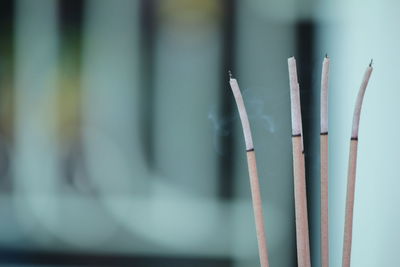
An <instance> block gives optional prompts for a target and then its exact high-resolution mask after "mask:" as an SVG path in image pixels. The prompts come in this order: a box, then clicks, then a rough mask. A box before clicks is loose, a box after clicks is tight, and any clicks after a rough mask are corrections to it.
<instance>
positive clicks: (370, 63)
mask: <svg viewBox="0 0 400 267" xmlns="http://www.w3.org/2000/svg"><path fill="white" fill-rule="evenodd" d="M373 62H374V59H373V58H371V62H369V66H370V67H372V63H373Z"/></svg>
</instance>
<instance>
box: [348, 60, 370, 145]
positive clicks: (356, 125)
mask: <svg viewBox="0 0 400 267" xmlns="http://www.w3.org/2000/svg"><path fill="white" fill-rule="evenodd" d="M371 65H372V62H371V63H370V65H369V66H368V67H367V69H366V71H365V73H364V77H363V80H362V82H361V86H360V90H359V91H358V95H357V101H356V105H355V108H354V115H353V128H352V132H351V138H352V139H357V138H358V129H359V125H360V115H361V107H362V103H363V99H364V94H365V90H366V89H367V86H368V82H369V78H370V77H371V73H372V67H371Z"/></svg>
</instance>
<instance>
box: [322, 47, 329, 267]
mask: <svg viewBox="0 0 400 267" xmlns="http://www.w3.org/2000/svg"><path fill="white" fill-rule="evenodd" d="M329 63H330V59H329V58H328V55H326V56H325V58H324V61H323V63H322V74H321V136H320V146H321V148H320V149H321V261H322V267H328V266H329V227H328V219H329V216H328V83H329Z"/></svg>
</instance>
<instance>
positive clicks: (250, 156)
mask: <svg viewBox="0 0 400 267" xmlns="http://www.w3.org/2000/svg"><path fill="white" fill-rule="evenodd" d="M229 76H230V79H229V83H230V85H231V88H232V92H233V95H234V97H235V100H236V105H237V108H238V110H239V116H240V120H241V122H242V128H243V134H244V139H245V143H246V154H247V164H248V169H249V178H250V188H251V197H252V202H253V211H254V219H255V224H256V232H257V242H258V251H259V256H260V264H261V267H269V263H268V251H267V243H266V237H265V230H264V217H263V211H262V201H261V192H260V184H259V181H258V172H257V165H256V155H255V152H254V145H253V139H252V135H251V130H250V123H249V119H248V116H247V112H246V108H245V106H244V102H243V98H242V94H241V93H240V89H239V84H238V82H237V80H236V79H234V78H233V77H232V74H231V72H229Z"/></svg>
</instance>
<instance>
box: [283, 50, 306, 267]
mask: <svg viewBox="0 0 400 267" xmlns="http://www.w3.org/2000/svg"><path fill="white" fill-rule="evenodd" d="M288 67H289V78H290V79H289V80H290V100H291V107H292V109H291V110H292V144H293V173H294V198H295V211H296V241H297V261H298V266H299V267H310V266H311V260H310V243H309V242H310V241H309V236H308V217H307V214H308V213H307V195H306V180H305V165H304V151H303V137H302V134H303V129H302V122H301V109H300V88H299V83H298V80H297V69H296V60H295V58H294V57H291V58H289V59H288Z"/></svg>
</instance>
